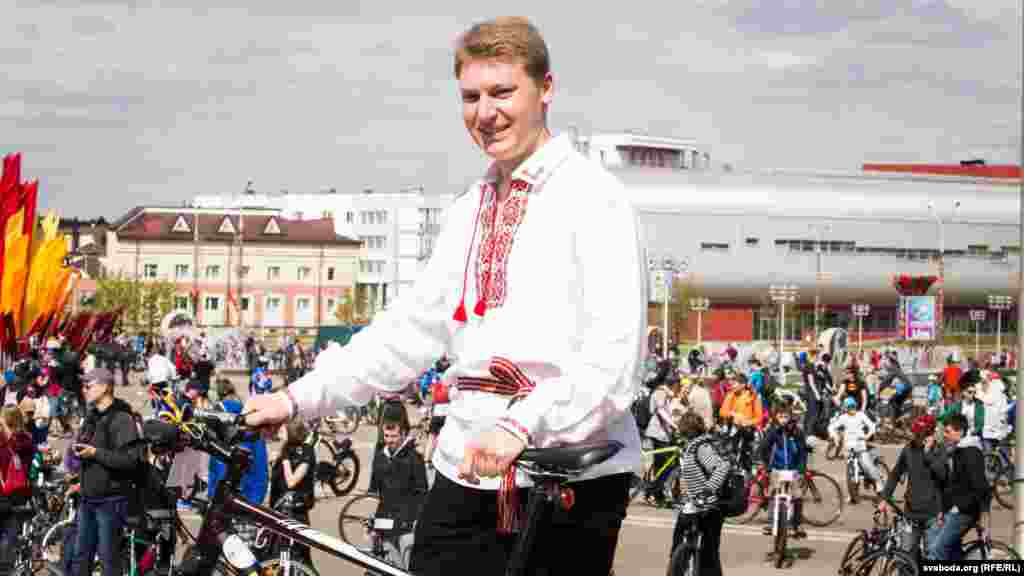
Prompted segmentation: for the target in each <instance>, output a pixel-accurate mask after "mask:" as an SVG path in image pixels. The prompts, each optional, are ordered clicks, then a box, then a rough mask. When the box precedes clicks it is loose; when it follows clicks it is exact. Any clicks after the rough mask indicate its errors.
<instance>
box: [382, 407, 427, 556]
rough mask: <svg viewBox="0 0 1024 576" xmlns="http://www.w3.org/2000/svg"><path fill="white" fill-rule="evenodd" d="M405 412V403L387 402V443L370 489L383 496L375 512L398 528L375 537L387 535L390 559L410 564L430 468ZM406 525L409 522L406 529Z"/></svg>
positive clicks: (385, 427)
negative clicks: (404, 526) (412, 432)
mask: <svg viewBox="0 0 1024 576" xmlns="http://www.w3.org/2000/svg"><path fill="white" fill-rule="evenodd" d="M404 416H405V407H404V406H402V405H401V404H398V405H394V404H388V405H385V406H384V410H383V413H382V414H381V429H382V431H383V435H384V445H383V446H382V447H381V448H380V449H378V450H377V451H376V453H375V454H374V456H373V464H372V468H371V472H370V489H369V491H370V492H374V493H376V494H378V495H379V496H380V506H379V507H378V508H377V512H376V514H375V515H376V516H377V517H380V518H390V519H392V520H394V521H395V526H396V528H397V530H396V531H395V532H393V533H390V534H387V535H383V536H382V535H380V534H377V533H374V534H373V537H374V538H383V540H384V541H383V544H384V549H385V550H387V552H388V561H389V562H391V563H392V564H396V565H399V566H408V565H409V562H408V559H409V555H410V554H411V553H412V544H413V533H412V523H413V522H415V521H416V518H417V516H419V510H420V506H421V505H422V504H423V499H424V496H425V495H426V493H427V468H426V465H425V464H424V463H423V458H422V457H421V456H420V455H419V453H418V452H416V446H415V443H414V442H413V437H412V436H411V435H410V434H409V421H408V418H405V417H404ZM402 525H406V528H405V530H403V529H402Z"/></svg>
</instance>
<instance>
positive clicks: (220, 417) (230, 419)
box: [192, 408, 242, 425]
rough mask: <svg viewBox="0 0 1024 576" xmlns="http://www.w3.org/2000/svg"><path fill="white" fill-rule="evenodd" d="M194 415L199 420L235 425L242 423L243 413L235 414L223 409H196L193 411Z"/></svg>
mask: <svg viewBox="0 0 1024 576" xmlns="http://www.w3.org/2000/svg"><path fill="white" fill-rule="evenodd" d="M192 417H193V418H198V419H199V420H207V421H216V422H221V423H223V424H230V425H235V424H239V423H241V419H242V418H241V415H239V414H235V413H234V412H224V411H222V410H202V409H198V408H197V409H195V410H193V411H192Z"/></svg>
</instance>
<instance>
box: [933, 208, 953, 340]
mask: <svg viewBox="0 0 1024 576" xmlns="http://www.w3.org/2000/svg"><path fill="white" fill-rule="evenodd" d="M959 209H960V201H959V200H956V201H954V202H953V215H952V216H951V217H950V220H951V221H952V219H953V218H954V217H956V211H957V210H959ZM928 212H930V213H931V215H932V216H934V217H935V222H936V223H937V224H938V225H939V255H938V257H937V258H936V259H935V264H936V267H937V268H938V269H939V289H938V290H936V296H937V297H936V301H937V302H938V304H937V306H936V311H935V316H936V318H935V319H936V325H935V340H936V341H938V342H941V341H942V336H943V334H944V333H945V327H946V322H945V315H946V314H945V313H946V230H945V226H944V225H943V222H942V216H940V215H939V211H938V209H936V208H935V202H932V201H931V200H929V201H928Z"/></svg>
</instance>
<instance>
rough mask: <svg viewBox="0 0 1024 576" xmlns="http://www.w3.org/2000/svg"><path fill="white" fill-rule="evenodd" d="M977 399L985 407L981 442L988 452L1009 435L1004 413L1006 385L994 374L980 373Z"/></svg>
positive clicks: (1005, 408)
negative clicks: (980, 378) (980, 379)
mask: <svg viewBox="0 0 1024 576" xmlns="http://www.w3.org/2000/svg"><path fill="white" fill-rule="evenodd" d="M977 399H978V400H979V401H980V402H981V403H982V404H984V405H985V412H984V413H985V423H984V424H983V425H982V429H981V442H982V446H984V448H985V451H986V452H988V451H990V450H992V449H993V447H995V446H996V445H997V444H999V443H1000V442H1002V441H1003V440H1004V439H1006V437H1007V436H1008V435H1009V434H1010V424H1009V422H1007V417H1006V413H1007V410H1009V403H1008V402H1007V399H1006V385H1005V384H1003V381H1002V380H1000V379H999V376H998V375H997V374H996V373H995V372H990V371H985V372H983V373H982V381H981V385H980V389H979V390H978V395H977Z"/></svg>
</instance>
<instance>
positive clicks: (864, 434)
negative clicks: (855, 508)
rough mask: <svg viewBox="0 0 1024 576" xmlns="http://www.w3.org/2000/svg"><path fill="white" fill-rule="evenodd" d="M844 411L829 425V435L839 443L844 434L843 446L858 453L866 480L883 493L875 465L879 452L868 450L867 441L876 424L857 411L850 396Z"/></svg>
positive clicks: (855, 403)
mask: <svg viewBox="0 0 1024 576" xmlns="http://www.w3.org/2000/svg"><path fill="white" fill-rule="evenodd" d="M843 409H844V412H843V413H842V414H840V415H839V416H838V417H836V418H835V419H834V420H833V421H832V422H831V423H830V424H829V425H828V435H829V437H831V438H832V439H833V441H835V442H837V443H839V442H840V438H839V433H840V432H842V434H843V437H842V440H841V442H842V446H843V447H844V448H845V449H846V450H853V451H854V452H856V454H857V457H858V458H859V459H860V465H861V469H862V470H863V471H864V476H865V479H866V480H867V481H869V482H870V483H872V484H873V485H874V486H875V490H876V491H881V490H882V488H884V487H883V486H881V485H880V484H879V480H880V479H881V473H880V472H879V471H878V466H876V465H875V462H876V461H877V460H878V452H877V450H875V449H871V450H868V447H867V439H868V438H870V437H871V436H873V435H874V433H875V423H874V422H872V421H871V418H868V416H867V415H866V414H864V412H862V411H859V410H857V401H856V400H854V399H853V398H852V397H850V396H847V397H846V399H845V400H843ZM856 503H857V502H856V500H854V499H853V498H851V499H850V504H856Z"/></svg>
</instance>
